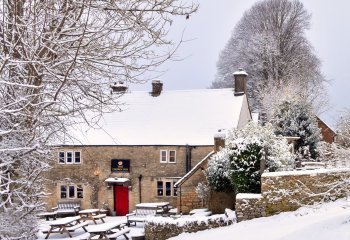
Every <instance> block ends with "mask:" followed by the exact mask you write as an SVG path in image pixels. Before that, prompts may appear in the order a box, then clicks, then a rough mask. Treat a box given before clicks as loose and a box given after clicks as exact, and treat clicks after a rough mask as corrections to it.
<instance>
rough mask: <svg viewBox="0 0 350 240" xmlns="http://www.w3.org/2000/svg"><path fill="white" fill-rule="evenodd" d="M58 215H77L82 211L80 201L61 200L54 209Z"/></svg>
mask: <svg viewBox="0 0 350 240" xmlns="http://www.w3.org/2000/svg"><path fill="white" fill-rule="evenodd" d="M52 210H54V211H55V212H56V214H57V215H75V216H77V215H78V213H79V211H80V200H74V199H70V200H59V201H58V202H57V206H56V207H54V208H52Z"/></svg>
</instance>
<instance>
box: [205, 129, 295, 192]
mask: <svg viewBox="0 0 350 240" xmlns="http://www.w3.org/2000/svg"><path fill="white" fill-rule="evenodd" d="M225 143H226V146H225V147H224V148H222V149H221V150H220V151H219V152H217V153H216V154H214V155H213V157H212V158H211V160H210V161H209V163H208V169H207V170H206V176H207V180H208V183H209V185H210V187H211V188H212V189H213V190H216V191H226V190H232V188H234V189H235V190H236V191H237V192H260V177H261V172H262V171H261V169H260V162H261V160H264V161H265V169H263V170H265V171H279V170H289V169H291V168H292V163H293V155H292V154H291V153H290V151H289V146H288V143H287V140H286V139H284V138H283V137H279V136H276V135H275V134H274V129H273V127H272V125H270V124H266V125H265V126H261V125H258V124H257V123H249V124H247V125H246V126H245V127H244V128H243V129H240V130H233V131H231V132H229V133H228V136H227V137H226V139H225Z"/></svg>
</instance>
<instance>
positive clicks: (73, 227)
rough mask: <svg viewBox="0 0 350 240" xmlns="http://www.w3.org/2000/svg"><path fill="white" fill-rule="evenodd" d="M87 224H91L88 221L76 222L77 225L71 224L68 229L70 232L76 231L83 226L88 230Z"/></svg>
mask: <svg viewBox="0 0 350 240" xmlns="http://www.w3.org/2000/svg"><path fill="white" fill-rule="evenodd" d="M87 225H89V223H88V222H82V223H78V224H76V225H73V226H71V227H67V230H68V231H69V232H74V231H75V230H76V229H78V228H83V229H84V231H85V232H87V230H86V228H85V226H87Z"/></svg>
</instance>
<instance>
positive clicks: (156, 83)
mask: <svg viewBox="0 0 350 240" xmlns="http://www.w3.org/2000/svg"><path fill="white" fill-rule="evenodd" d="M162 90H163V83H162V82H161V81H160V80H153V81H152V92H151V95H152V96H153V97H158V96H159V95H160V94H161V92H162Z"/></svg>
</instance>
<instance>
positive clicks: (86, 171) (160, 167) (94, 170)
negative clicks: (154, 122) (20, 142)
mask: <svg viewBox="0 0 350 240" xmlns="http://www.w3.org/2000/svg"><path fill="white" fill-rule="evenodd" d="M160 150H175V151H176V163H160ZM212 150H213V146H194V147H193V148H192V154H191V155H192V167H193V166H195V165H196V164H197V163H198V162H199V161H200V160H202V159H203V158H204V157H205V156H206V155H207V154H208V153H209V152H211V151H212ZM57 151H80V152H81V164H58V158H57V159H53V164H52V165H53V168H52V170H51V171H49V172H48V174H47V176H46V177H47V178H48V181H47V184H46V186H45V187H46V191H47V192H48V193H51V195H50V197H49V198H47V199H45V200H46V202H47V204H48V205H47V208H48V209H50V208H51V207H54V206H56V204H57V201H58V200H59V199H60V185H61V184H67V185H69V184H75V185H78V184H79V185H83V189H84V197H83V199H81V204H82V208H100V207H102V205H103V203H106V204H107V205H108V206H109V208H110V209H111V210H114V198H115V196H114V190H113V186H109V185H108V184H107V183H106V182H105V180H106V179H107V178H109V177H123V178H128V179H130V183H128V184H129V185H130V188H129V211H132V210H134V207H135V204H137V203H140V199H141V202H161V201H162V202H163V201H167V202H170V204H171V205H173V206H175V207H176V204H177V197H176V196H162V197H160V196H157V181H161V180H162V181H173V182H176V181H177V180H178V178H179V177H182V176H183V175H185V174H186V145H183V146H182V145H180V146H64V147H61V148H59V149H58V150H57ZM57 156H58V154H57ZM111 159H129V160H130V172H129V173H112V172H111ZM140 175H142V179H141V188H140V185H139V176H140ZM174 177H178V178H174ZM140 190H141V191H140Z"/></svg>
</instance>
